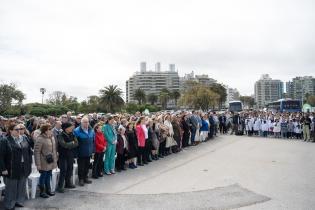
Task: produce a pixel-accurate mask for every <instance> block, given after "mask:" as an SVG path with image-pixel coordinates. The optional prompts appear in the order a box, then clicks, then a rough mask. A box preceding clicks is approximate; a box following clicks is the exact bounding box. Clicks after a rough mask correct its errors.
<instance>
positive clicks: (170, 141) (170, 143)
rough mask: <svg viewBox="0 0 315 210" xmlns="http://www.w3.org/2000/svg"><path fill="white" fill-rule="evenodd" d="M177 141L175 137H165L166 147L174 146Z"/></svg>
mask: <svg viewBox="0 0 315 210" xmlns="http://www.w3.org/2000/svg"><path fill="white" fill-rule="evenodd" d="M176 145H177V142H176V141H175V139H174V138H173V137H171V136H168V137H166V145H165V147H166V148H169V147H172V146H176Z"/></svg>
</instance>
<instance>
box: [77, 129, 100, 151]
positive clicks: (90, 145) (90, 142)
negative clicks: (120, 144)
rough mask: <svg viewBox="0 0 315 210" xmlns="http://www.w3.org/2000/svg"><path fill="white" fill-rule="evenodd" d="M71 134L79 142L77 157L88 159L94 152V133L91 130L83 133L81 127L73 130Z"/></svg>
mask: <svg viewBox="0 0 315 210" xmlns="http://www.w3.org/2000/svg"><path fill="white" fill-rule="evenodd" d="M73 134H74V136H75V137H77V139H78V142H79V147H78V157H90V156H91V155H92V153H93V150H94V136H95V133H94V131H93V129H92V128H89V129H88V133H86V132H84V130H83V129H82V128H81V126H79V127H77V128H76V129H74V131H73Z"/></svg>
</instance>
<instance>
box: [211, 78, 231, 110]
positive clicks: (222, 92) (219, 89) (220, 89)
mask: <svg viewBox="0 0 315 210" xmlns="http://www.w3.org/2000/svg"><path fill="white" fill-rule="evenodd" d="M210 90H212V91H213V92H215V93H216V94H218V95H219V109H221V108H222V104H223V103H224V102H225V101H226V97H227V93H226V88H225V87H224V86H223V85H221V84H217V83H215V84H213V85H211V86H210Z"/></svg>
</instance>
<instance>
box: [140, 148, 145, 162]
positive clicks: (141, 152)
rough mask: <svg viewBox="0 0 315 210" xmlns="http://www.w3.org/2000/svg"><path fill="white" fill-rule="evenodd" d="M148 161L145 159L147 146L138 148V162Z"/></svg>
mask: <svg viewBox="0 0 315 210" xmlns="http://www.w3.org/2000/svg"><path fill="white" fill-rule="evenodd" d="M143 162H146V160H145V147H139V148H138V164H141V163H143Z"/></svg>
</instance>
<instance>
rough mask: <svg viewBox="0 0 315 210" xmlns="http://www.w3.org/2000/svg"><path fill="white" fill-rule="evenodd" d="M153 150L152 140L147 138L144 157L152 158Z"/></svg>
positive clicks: (146, 158)
mask: <svg viewBox="0 0 315 210" xmlns="http://www.w3.org/2000/svg"><path fill="white" fill-rule="evenodd" d="M151 151H152V141H151V140H148V139H146V140H145V147H144V159H145V160H146V161H148V160H149V159H150V155H151Z"/></svg>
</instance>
